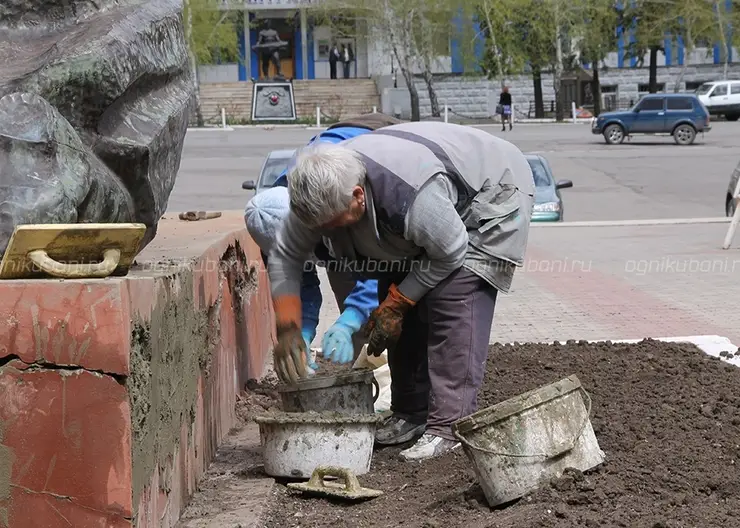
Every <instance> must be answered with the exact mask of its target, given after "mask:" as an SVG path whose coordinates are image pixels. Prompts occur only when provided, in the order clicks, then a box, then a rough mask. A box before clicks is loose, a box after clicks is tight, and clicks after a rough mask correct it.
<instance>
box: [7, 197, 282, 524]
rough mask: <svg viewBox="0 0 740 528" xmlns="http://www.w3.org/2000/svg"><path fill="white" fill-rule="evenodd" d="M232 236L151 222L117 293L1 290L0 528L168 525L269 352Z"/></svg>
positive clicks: (257, 287) (102, 284)
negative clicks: (152, 232)
mask: <svg viewBox="0 0 740 528" xmlns="http://www.w3.org/2000/svg"><path fill="white" fill-rule="evenodd" d="M243 226H244V224H243V217H242V214H241V213H240V212H239V213H233V214H225V215H224V216H223V217H222V218H219V219H215V220H208V221H202V222H192V223H191V222H182V221H179V220H177V219H176V218H172V219H165V220H164V221H162V223H161V224H160V228H159V234H158V236H157V238H156V240H155V241H154V242H153V243H152V245H151V246H150V247H149V248H147V249H146V251H145V252H144V253H143V254H142V255H140V256H139V258H138V259H137V262H138V264H137V266H135V268H134V269H132V271H131V273H130V274H129V275H128V276H127V277H125V278H116V279H103V280H80V281H59V280H34V281H5V282H0V402H2V405H0V527H12V528H45V527H49V528H59V527H63V526H74V527H75V528H76V527H80V528H82V527H85V528H88V527H90V528H93V527H100V528H118V527H130V526H137V527H139V528H143V527H149V526H152V527H160V526H164V527H169V526H172V525H174V523H175V522H176V520H177V518H178V517H179V515H180V512H181V510H182V508H183V507H184V506H185V504H186V502H187V500H188V498H189V496H190V495H191V494H192V493H193V491H194V490H195V487H196V483H197V481H198V479H199V478H200V476H201V475H202V473H203V471H204V470H205V468H206V467H207V465H208V463H209V462H210V460H211V458H212V456H213V454H214V452H215V449H216V447H217V446H218V444H219V443H220V441H221V440H222V438H223V436H224V435H225V434H226V433H227V432H228V431H229V429H230V428H231V427H232V425H233V424H234V423H235V416H234V405H235V400H236V394H237V392H238V390H239V389H240V388H241V387H243V385H244V383H245V382H246V380H247V379H249V378H259V377H260V376H261V375H262V373H263V367H264V364H265V359H266V355H267V353H268V352H269V349H270V346H271V344H272V339H273V336H272V328H273V320H272V312H271V309H270V303H269V292H268V287H267V277H266V273H265V270H264V269H263V267H262V264H261V260H260V255H259V250H258V248H257V247H256V246H255V245H254V243H253V242H252V241H251V239H249V237H248V235H247V234H246V231H245V230H244V227H243Z"/></svg>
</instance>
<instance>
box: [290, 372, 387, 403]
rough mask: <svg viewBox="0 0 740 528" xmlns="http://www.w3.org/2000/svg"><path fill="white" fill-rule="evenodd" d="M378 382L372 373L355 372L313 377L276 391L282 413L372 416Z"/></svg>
mask: <svg viewBox="0 0 740 528" xmlns="http://www.w3.org/2000/svg"><path fill="white" fill-rule="evenodd" d="M377 386H378V382H377V381H375V376H373V372H372V370H369V369H357V370H352V371H350V372H347V373H346V374H339V375H337V376H314V377H312V378H308V379H306V380H301V381H299V382H298V383H296V384H293V385H281V386H279V387H278V388H277V391H278V392H279V393H280V398H281V400H282V401H283V411H285V412H310V411H315V412H323V411H334V412H340V413H347V414H373V412H375V408H374V405H373V404H374V403H375V400H376V399H377V397H378V390H377Z"/></svg>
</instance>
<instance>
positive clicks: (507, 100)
mask: <svg viewBox="0 0 740 528" xmlns="http://www.w3.org/2000/svg"><path fill="white" fill-rule="evenodd" d="M498 104H499V106H501V131H502V132H506V121H508V122H509V130H511V129H512V115H511V94H510V93H509V87H508V86H504V87H503V89H502V90H501V95H500V96H499V98H498Z"/></svg>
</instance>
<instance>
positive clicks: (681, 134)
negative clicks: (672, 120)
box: [673, 125, 696, 145]
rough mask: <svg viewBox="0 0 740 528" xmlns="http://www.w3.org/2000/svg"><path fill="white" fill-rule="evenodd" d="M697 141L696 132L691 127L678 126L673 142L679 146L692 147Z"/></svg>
mask: <svg viewBox="0 0 740 528" xmlns="http://www.w3.org/2000/svg"><path fill="white" fill-rule="evenodd" d="M694 139H696V130H695V129H694V127H692V126H691V125H678V126H677V127H676V129H675V130H674V131H673V141H675V142H676V144H677V145H691V144H692V143H693V142H694Z"/></svg>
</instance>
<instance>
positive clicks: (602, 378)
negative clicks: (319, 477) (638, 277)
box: [266, 340, 740, 528]
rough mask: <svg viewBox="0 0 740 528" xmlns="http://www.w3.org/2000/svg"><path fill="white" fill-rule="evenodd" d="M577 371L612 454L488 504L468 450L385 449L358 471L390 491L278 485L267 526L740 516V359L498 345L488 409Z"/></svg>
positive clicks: (530, 524)
mask: <svg viewBox="0 0 740 528" xmlns="http://www.w3.org/2000/svg"><path fill="white" fill-rule="evenodd" d="M572 374H575V375H577V376H578V378H579V379H580V380H581V383H582V384H583V386H584V388H585V389H586V390H587V391H588V392H589V393H590V394H591V397H592V399H593V410H592V415H591V421H592V424H593V426H594V430H595V432H596V436H597V438H598V440H599V444H600V447H601V448H602V449H603V450H604V452H605V453H606V457H607V461H606V462H605V463H604V464H603V465H601V466H600V467H598V468H596V469H594V470H592V471H590V472H588V473H586V474H582V473H580V472H578V471H568V472H566V474H565V475H563V476H562V477H561V478H559V479H556V480H554V481H553V482H551V483H550V485H549V486H547V487H545V488H543V489H540V490H538V491H536V492H534V493H532V494H531V495H529V496H527V497H524V498H523V499H521V500H519V501H517V502H515V503H513V504H511V505H508V506H507V507H503V508H497V509H493V510H492V509H490V508H488V506H487V505H486V502H485V499H484V498H483V494H482V492H481V490H480V487H479V486H478V485H477V482H476V479H475V476H474V474H473V471H472V469H471V466H470V463H469V461H468V460H467V458H466V456H465V455H464V453H463V452H462V450H458V451H456V452H454V453H452V454H449V455H447V456H444V457H440V458H438V459H433V460H429V461H426V462H422V463H407V462H404V461H402V460H400V459H399V458H398V452H399V451H400V449H401V448H388V449H384V450H381V451H378V452H376V455H375V457H374V459H373V468H372V470H371V473H370V474H368V475H364V476H362V477H360V482H361V483H362V484H363V485H364V486H367V487H371V488H377V489H381V490H383V491H384V492H385V495H384V496H382V497H380V498H377V499H374V500H371V501H368V502H365V503H361V504H353V505H346V504H342V503H332V502H330V501H327V500H325V499H315V498H311V499H308V498H303V497H302V496H300V495H296V494H294V492H289V491H288V489H287V488H286V487H285V486H283V485H278V486H276V490H275V496H274V504H273V508H272V510H271V512H270V514H269V515H267V516H266V518H267V519H268V521H267V524H266V528H293V527H301V528H319V527H320V528H326V527H348V528H349V527H352V528H365V527H403V528H435V527H440V528H441V527H444V528H455V527H461V528H462V527H466V528H535V527H536V528H581V527H588V528H596V527H598V528H611V527H626V528H672V527H688V526H695V527H701V528H712V527H722V528H726V527H729V526H740V471H738V469H739V468H738V467H737V465H738V460H740V396H738V387H740V369H738V368H737V367H734V366H731V365H729V364H727V363H724V362H722V361H720V360H719V359H715V358H711V357H709V356H707V355H705V354H704V353H702V352H701V351H700V350H698V349H697V348H696V347H694V346H693V345H687V344H671V343H663V342H658V341H652V340H646V341H643V342H641V343H637V344H617V343H614V344H612V343H608V342H607V343H596V344H590V343H587V342H585V341H583V342H578V343H576V342H569V343H567V344H564V345H559V344H553V345H542V344H524V345H519V344H515V345H494V346H492V347H491V354H490V357H489V361H488V368H487V374H486V378H485V382H484V386H483V388H482V390H481V392H480V394H479V407H480V408H482V407H486V406H489V405H492V404H495V403H498V402H501V401H503V400H505V399H508V398H511V397H513V396H516V395H518V394H521V393H523V392H526V391H528V390H532V389H536V388H538V387H541V386H543V385H547V384H550V383H553V382H555V381H558V380H560V379H562V378H565V377H567V376H569V375H572Z"/></svg>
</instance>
